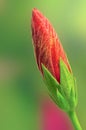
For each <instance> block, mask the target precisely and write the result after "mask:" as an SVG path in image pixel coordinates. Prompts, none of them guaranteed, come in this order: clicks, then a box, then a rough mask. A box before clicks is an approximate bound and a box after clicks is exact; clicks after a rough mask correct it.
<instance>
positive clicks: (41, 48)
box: [32, 9, 71, 83]
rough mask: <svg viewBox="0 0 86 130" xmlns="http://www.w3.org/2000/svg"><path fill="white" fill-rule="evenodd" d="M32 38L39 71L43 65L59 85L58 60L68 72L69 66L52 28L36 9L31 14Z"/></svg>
mask: <svg viewBox="0 0 86 130" xmlns="http://www.w3.org/2000/svg"><path fill="white" fill-rule="evenodd" d="M32 38H33V43H34V48H35V54H36V59H37V64H38V67H39V70H40V71H41V72H42V64H43V65H44V66H45V67H46V68H47V69H48V70H49V71H50V72H51V73H52V75H53V76H54V77H55V78H56V80H57V81H58V82H59V83H60V64H59V63H60V58H62V60H63V61H64V63H65V64H66V65H67V67H68V69H69V71H71V69H70V65H69V63H68V60H67V57H66V54H65V52H64V50H63V47H62V45H61V43H60V41H59V39H58V36H57V34H56V32H55V30H54V28H53V27H52V25H51V24H50V22H49V21H48V19H47V18H46V17H44V16H43V14H42V13H40V12H39V11H38V10H37V9H33V12H32Z"/></svg>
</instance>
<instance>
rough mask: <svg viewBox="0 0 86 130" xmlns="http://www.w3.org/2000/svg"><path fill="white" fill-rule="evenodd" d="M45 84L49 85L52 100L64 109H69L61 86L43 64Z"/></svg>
mask: <svg viewBox="0 0 86 130" xmlns="http://www.w3.org/2000/svg"><path fill="white" fill-rule="evenodd" d="M42 69H43V76H44V82H45V84H46V85H47V88H48V92H49V95H50V97H51V98H52V100H53V101H54V102H55V103H56V104H57V105H58V106H59V107H60V108H62V109H64V110H65V111H67V110H68V109H69V105H68V102H67V101H66V100H65V98H64V97H63V96H62V94H61V93H60V89H61V86H60V84H59V83H58V81H57V80H56V79H55V78H54V77H53V75H52V74H51V73H50V72H49V71H48V69H47V68H46V67H45V66H44V65H43V64H42Z"/></svg>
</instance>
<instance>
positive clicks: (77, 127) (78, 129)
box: [68, 111, 82, 130]
mask: <svg viewBox="0 0 86 130" xmlns="http://www.w3.org/2000/svg"><path fill="white" fill-rule="evenodd" d="M68 115H69V117H70V119H71V121H72V124H73V126H74V128H75V130H82V128H81V125H80V123H79V120H78V118H77V115H76V112H75V111H70V112H69V113H68Z"/></svg>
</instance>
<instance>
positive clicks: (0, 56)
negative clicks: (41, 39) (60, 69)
mask: <svg viewBox="0 0 86 130" xmlns="http://www.w3.org/2000/svg"><path fill="white" fill-rule="evenodd" d="M34 7H36V8H38V9H39V10H40V11H41V12H43V14H44V15H46V17H47V18H48V19H49V20H50V21H51V23H52V24H53V26H54V28H55V30H56V31H57V32H58V36H59V38H60V40H61V42H62V44H63V46H64V49H65V51H66V52H67V55H68V58H69V61H70V64H71V66H72V69H73V72H74V75H75V77H76V79H77V86H78V93H79V95H78V98H79V102H78V106H77V109H76V111H77V115H78V117H79V120H80V122H81V125H82V127H83V130H85V128H86V100H85V99H86V86H85V85H86V76H85V75H86V68H85V67H86V0H76V1H75V0H72V1H71V0H50V1H49V0H47V1H46V0H43V1H40V0H24V1H23V0H0V130H42V121H40V120H41V119H42V116H41V114H40V113H42V112H41V108H43V107H40V104H41V103H40V102H42V100H43V102H44V100H46V98H45V95H47V92H46V87H45V85H44V83H43V81H42V77H41V75H40V73H39V71H38V70H37V66H36V62H35V58H34V53H33V46H32V39H31V12H32V8H34ZM43 97H44V98H43ZM48 98H49V97H48ZM43 104H46V103H43ZM42 111H43V110H42ZM42 114H43V113H42ZM63 115H64V113H63ZM60 116H62V112H61V115H60ZM65 116H66V115H64V118H65V119H66V122H65V123H66V125H67V127H68V128H69V125H68V124H67V122H69V124H71V123H70V121H69V120H68V118H67V117H65ZM45 118H46V116H45ZM58 120H59V119H58ZM63 122H64V121H63ZM60 124H61V122H60ZM70 126H71V125H70ZM60 127H61V126H60ZM66 129H67V128H66ZM70 129H71V130H72V129H73V128H70ZM43 130H45V129H43ZM59 130H62V129H60V128H59ZM64 130H65V129H64Z"/></svg>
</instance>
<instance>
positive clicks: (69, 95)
mask: <svg viewBox="0 0 86 130" xmlns="http://www.w3.org/2000/svg"><path fill="white" fill-rule="evenodd" d="M60 85H61V92H62V94H63V95H64V97H65V98H66V100H67V101H68V103H69V105H70V109H74V108H75V106H76V104H77V90H76V82H75V78H74V76H73V74H72V72H70V71H69V70H68V68H67V66H66V64H65V63H64V62H63V60H62V59H60Z"/></svg>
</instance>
